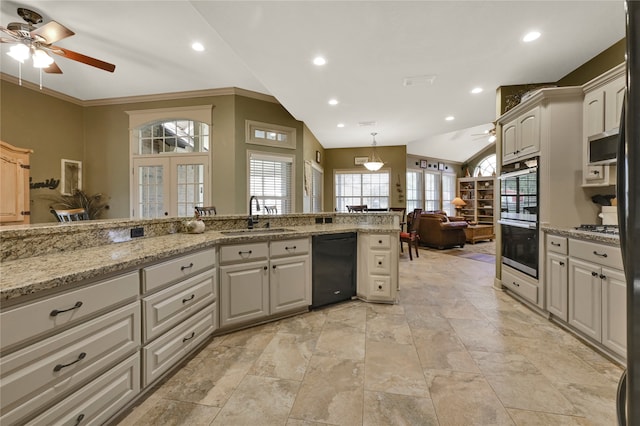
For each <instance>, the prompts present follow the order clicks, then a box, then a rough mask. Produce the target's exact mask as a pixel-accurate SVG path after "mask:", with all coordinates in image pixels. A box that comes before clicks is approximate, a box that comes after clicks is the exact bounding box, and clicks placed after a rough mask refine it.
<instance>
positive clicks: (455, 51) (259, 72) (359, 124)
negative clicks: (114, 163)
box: [0, 0, 624, 161]
mask: <svg viewBox="0 0 640 426" xmlns="http://www.w3.org/2000/svg"><path fill="white" fill-rule="evenodd" d="M18 7H27V8H29V9H33V10H36V11H38V12H39V13H41V14H42V15H43V17H44V20H43V21H44V22H43V23H42V24H39V25H38V26H41V25H44V24H45V23H47V22H49V21H51V20H55V21H57V22H59V23H61V24H62V25H64V26H66V27H68V28H70V29H71V30H73V31H74V32H75V33H76V34H75V35H74V36H71V37H68V38H65V39H63V40H60V41H59V42H56V43H55V44H56V45H58V46H60V47H63V48H67V49H71V50H75V51H77V52H80V53H83V54H85V55H89V56H92V57H95V58H98V59H101V60H104V61H107V62H110V63H113V64H115V65H116V70H115V72H114V73H108V72H105V71H102V70H99V69H96V68H93V67H90V66H87V65H84V64H81V63H78V62H74V61H71V60H68V59H66V58H60V57H57V56H56V63H57V64H58V65H59V67H60V68H61V69H62V71H63V74H61V75H55V74H43V77H42V78H43V85H44V86H45V87H47V88H50V89H52V90H55V91H58V92H61V93H64V94H67V95H69V96H73V97H75V98H78V99H81V100H96V99H105V98H114V97H126V96H135V95H148V94H160V93H171V92H182V91H191V90H200V89H213V88H223V87H240V88H243V89H247V90H252V91H256V92H260V93H265V94H270V95H272V96H274V97H276V98H277V99H278V100H279V101H280V103H281V104H282V105H283V106H284V107H285V108H287V110H288V111H289V112H290V113H291V114H292V115H293V116H294V117H295V118H296V119H298V120H301V121H304V122H305V123H306V124H307V126H308V127H309V128H310V129H311V131H312V132H313V133H314V135H315V136H316V137H317V138H318V140H319V141H320V142H321V143H322V145H323V146H324V147H325V148H336V147H360V146H369V145H370V144H371V136H370V133H371V132H377V133H378V136H376V140H377V142H378V145H382V146H384V145H407V151H408V152H409V153H414V154H416V155H421V156H426V157H434V158H440V159H445V160H452V161H464V160H466V159H468V158H469V157H470V156H472V155H473V154H475V153H476V152H478V151H479V150H481V149H483V148H484V147H486V146H487V144H488V142H487V140H486V138H485V137H478V136H472V135H474V134H477V133H482V130H484V129H488V128H491V124H490V123H491V122H492V121H493V120H495V115H496V112H495V97H496V95H495V90H496V88H497V87H499V86H501V85H512V84H526V83H535V82H549V81H557V80H558V79H560V78H561V77H563V76H564V75H566V74H567V73H569V72H570V71H572V70H573V69H575V68H577V67H578V66H580V65H581V64H583V63H585V62H586V61H588V60H589V59H591V58H592V57H594V56H595V55H597V54H598V53H600V52H601V51H603V50H605V49H606V48H608V47H609V46H611V45H613V44H614V43H615V42H617V41H619V40H620V39H621V38H623V37H624V10H623V2H622V1H619V0H606V1H580V0H575V1H481V0H476V1H340V2H336V1H185V0H180V1H154V0H148V1H99V0H97V1H79V0H76V1H57V0H33V1H29V2H26V1H23V2H16V1H13V0H5V1H3V2H2V6H1V18H0V24H1V25H2V26H5V27H6V26H7V25H8V23H9V22H23V21H22V19H21V18H20V17H19V16H18V15H17V13H16V9H17V8H18ZM531 30H537V31H539V32H540V33H541V34H542V36H541V37H540V38H539V39H538V40H537V41H535V42H532V43H524V42H523V41H522V37H523V36H524V34H525V33H527V32H528V31H531ZM195 41H198V42H200V43H202V44H203V45H204V48H205V50H204V51H203V52H196V51H194V50H192V49H191V44H192V43H193V42H195ZM8 47H9V44H7V43H4V44H2V53H3V54H2V59H1V62H0V64H1V65H2V72H3V73H5V74H8V75H12V76H17V75H18V65H17V63H16V62H15V61H13V60H12V59H10V58H9V57H7V56H6V55H4V53H6V52H7V51H8ZM317 55H322V56H323V57H325V58H326V61H327V63H326V64H325V65H324V66H316V65H314V64H313V63H312V60H313V59H314V58H315V57H316V56H317ZM415 77H418V78H417V79H415ZM22 78H23V79H25V80H27V81H31V82H34V83H37V82H38V81H39V78H40V77H39V74H38V72H37V71H36V70H34V69H33V68H32V67H31V64H30V63H25V64H24V65H23V66H22ZM407 78H414V79H410V80H407ZM475 87H481V88H483V89H484V90H483V92H482V93H479V94H471V93H470V91H471V90H472V89H473V88H475ZM330 99H336V100H337V101H338V103H337V105H329V104H328V101H329V100H330ZM447 116H453V117H455V119H454V120H451V121H446V120H445V117H447ZM338 124H343V125H344V127H338Z"/></svg>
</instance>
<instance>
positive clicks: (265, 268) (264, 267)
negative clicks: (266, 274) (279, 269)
mask: <svg viewBox="0 0 640 426" xmlns="http://www.w3.org/2000/svg"><path fill="white" fill-rule="evenodd" d="M274 267H275V266H274ZM262 269H264V270H265V271H266V270H267V269H269V268H267V267H266V266H263V267H262Z"/></svg>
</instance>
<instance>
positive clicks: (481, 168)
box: [473, 154, 496, 176]
mask: <svg viewBox="0 0 640 426" xmlns="http://www.w3.org/2000/svg"><path fill="white" fill-rule="evenodd" d="M495 173H496V155H495V154H491V155H489V156H488V157H485V158H484V159H483V160H482V161H480V162H479V163H478V165H477V166H476V168H475V169H474V170H473V176H493V175H494V174H495Z"/></svg>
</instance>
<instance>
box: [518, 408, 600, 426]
mask: <svg viewBox="0 0 640 426" xmlns="http://www.w3.org/2000/svg"><path fill="white" fill-rule="evenodd" d="M507 411H508V412H509V414H510V415H511V418H512V419H513V421H514V422H515V423H516V425H518V426H546V425H553V426H596V424H595V423H593V422H591V421H589V420H587V419H586V418H584V417H579V416H564V415H561V414H550V413H544V412H540V411H526V410H518V409H513V408H509V409H507Z"/></svg>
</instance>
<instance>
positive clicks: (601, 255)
mask: <svg viewBox="0 0 640 426" xmlns="http://www.w3.org/2000/svg"><path fill="white" fill-rule="evenodd" d="M593 254H595V255H596V256H600V257H607V253H598V252H597V251H595V250H594V251H593Z"/></svg>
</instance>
